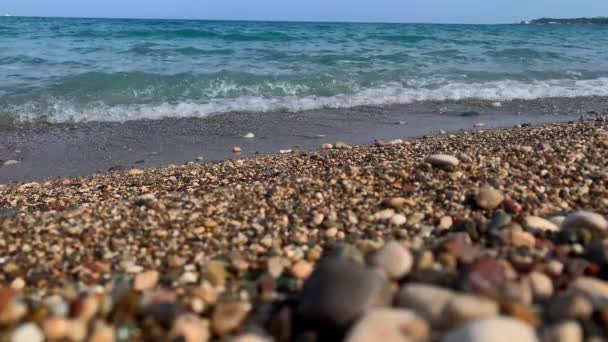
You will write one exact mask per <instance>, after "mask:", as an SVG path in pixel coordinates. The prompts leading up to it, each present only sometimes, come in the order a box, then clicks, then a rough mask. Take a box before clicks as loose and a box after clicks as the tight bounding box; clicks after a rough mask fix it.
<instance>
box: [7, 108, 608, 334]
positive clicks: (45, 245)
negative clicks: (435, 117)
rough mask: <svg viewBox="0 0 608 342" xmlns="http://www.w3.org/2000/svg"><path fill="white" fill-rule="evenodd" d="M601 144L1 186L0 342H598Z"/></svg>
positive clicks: (493, 137) (302, 161) (584, 131)
mask: <svg viewBox="0 0 608 342" xmlns="http://www.w3.org/2000/svg"><path fill="white" fill-rule="evenodd" d="M607 130H608V123H607V121H606V120H605V119H597V120H591V121H580V122H573V123H564V124H553V125H546V126H539V127H526V128H515V129H510V130H496V131H492V130H490V131H485V132H479V131H477V132H471V133H469V134H452V135H450V136H447V135H445V136H437V137H425V138H423V139H417V140H411V141H401V140H399V139H395V140H393V141H385V142H378V143H377V144H376V146H349V145H346V144H344V143H337V144H336V146H333V145H324V146H323V149H321V150H319V151H302V152H300V151H298V152H297V153H287V154H277V155H267V156H257V157H255V158H244V159H240V160H227V161H224V162H219V163H191V164H188V165H170V166H168V167H165V168H158V169H145V170H139V169H133V170H128V169H126V170H125V169H124V168H123V169H122V171H121V170H116V171H114V172H111V173H107V174H100V175H95V176H91V177H80V178H60V179H51V180H45V181H39V182H32V183H27V184H5V185H1V186H0V226H1V227H2V229H0V247H1V248H0V249H1V250H2V253H0V267H1V268H2V272H0V336H1V338H4V339H7V340H16V341H19V340H22V341H26V340H27V341H37V340H43V339H48V340H51V339H55V340H66V341H67V340H71V341H85V340H87V341H89V340H90V341H95V342H105V341H108V342H109V341H114V340H118V341H128V340H134V341H175V340H183V341H207V340H238V341H272V340H275V341H291V340H299V341H319V340H332V341H334V340H336V341H338V340H344V339H348V340H352V341H368V340H370V341H372V340H378V339H379V338H381V339H386V340H406V341H407V340H411V341H442V340H443V341H488V340H491V341H501V340H505V341H509V342H511V341H536V340H537V339H542V340H543V341H548V340H551V341H553V340H555V341H577V342H578V341H580V340H581V339H583V338H587V339H588V340H593V339H595V340H603V339H606V338H607V337H608V336H606V335H605V332H606V331H607V330H606V327H607V326H608V323H607V322H608V310H607V309H606V306H607V305H608V282H606V280H607V279H608V243H607V241H606V238H607V237H608V234H607V233H608V223H607V221H606V217H607V215H608V200H607V198H608V190H607V189H608V176H607V173H606V170H607V169H608V164H607V162H606V158H605V156H606V154H605V145H604V144H603V143H602V142H604V141H606V139H607V138H606V136H607V135H606V133H605V132H606V131H607ZM438 151H441V152H442V153H443V155H437V154H436V153H437V152H438ZM421 161H424V162H421ZM445 171H450V172H445ZM498 315H502V316H498ZM382 336H385V338H382Z"/></svg>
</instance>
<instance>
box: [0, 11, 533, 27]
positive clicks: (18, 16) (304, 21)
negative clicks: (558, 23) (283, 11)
mask: <svg viewBox="0 0 608 342" xmlns="http://www.w3.org/2000/svg"><path fill="white" fill-rule="evenodd" d="M0 18H39V19H44V18H51V19H106V20H183V21H226V22H262V23H263V22H271V23H301V24H306V23H310V24H419V25H516V24H519V23H521V21H517V22H496V23H463V22H422V21H420V22H415V21H411V22H406V21H357V20H277V19H210V18H132V17H94V16H78V17H72V16H52V15H51V16H40V15H13V14H10V13H7V14H4V15H0Z"/></svg>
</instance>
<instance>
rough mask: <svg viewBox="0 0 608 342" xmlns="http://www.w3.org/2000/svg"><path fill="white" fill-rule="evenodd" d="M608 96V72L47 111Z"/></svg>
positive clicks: (186, 113) (29, 110)
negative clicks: (592, 75)
mask: <svg viewBox="0 0 608 342" xmlns="http://www.w3.org/2000/svg"><path fill="white" fill-rule="evenodd" d="M579 96H608V78H597V79H593V80H572V79H568V80H567V79H563V80H546V81H535V82H531V83H524V82H521V81H510V80H505V81H494V82H485V83H471V84H466V83H451V84H446V85H443V86H440V87H436V88H424V87H423V88H407V87H403V86H402V85H400V84H393V83H388V84H385V85H383V86H380V87H376V88H369V89H363V90H361V91H358V92H356V93H354V94H342V95H335V96H328V97H322V96H304V97H298V96H285V97H276V98H269V97H258V96H242V97H238V98H231V99H216V100H213V101H208V102H206V103H197V102H196V101H189V102H181V103H177V104H171V103H163V104H158V105H149V104H146V105H129V106H108V105H105V104H102V103H95V104H89V105H85V106H84V107H81V106H76V105H73V104H70V103H69V102H66V101H59V100H57V102H56V103H55V104H54V105H53V106H52V108H51V109H50V111H49V112H48V113H47V115H46V119H47V120H49V121H51V122H68V121H118V122H122V121H128V120H141V119H161V118H166V117H205V116H208V115H210V114H218V113H230V112H274V111H287V112H299V111H307V110H315V109H322V108H352V107H357V106H386V105H391V104H407V103H412V102H416V101H446V100H453V101H458V100H467V99H481V100H488V101H508V100H514V99H523V100H531V99H538V98H547V97H568V98H572V97H579ZM37 109H39V108H37V106H36V105H35V104H30V105H29V106H20V107H19V108H13V109H12V110H11V112H12V113H16V114H17V115H18V116H19V118H20V120H21V121H31V120H35V119H38V118H39V117H40V113H39V112H38V111H37Z"/></svg>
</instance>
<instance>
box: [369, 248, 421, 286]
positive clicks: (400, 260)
mask: <svg viewBox="0 0 608 342" xmlns="http://www.w3.org/2000/svg"><path fill="white" fill-rule="evenodd" d="M413 264H414V257H413V256H412V253H411V252H410V251H409V250H407V249H406V248H404V247H403V246H401V244H399V243H398V242H396V241H391V242H388V243H387V244H385V245H384V246H382V248H380V249H379V250H378V251H376V252H375V253H374V254H373V255H372V257H371V258H370V265H372V266H375V267H378V268H379V269H381V270H382V271H384V272H385V273H386V275H387V276H388V277H389V278H391V279H400V278H402V277H404V276H405V275H407V274H408V273H409V272H410V270H411V269H412V265H413Z"/></svg>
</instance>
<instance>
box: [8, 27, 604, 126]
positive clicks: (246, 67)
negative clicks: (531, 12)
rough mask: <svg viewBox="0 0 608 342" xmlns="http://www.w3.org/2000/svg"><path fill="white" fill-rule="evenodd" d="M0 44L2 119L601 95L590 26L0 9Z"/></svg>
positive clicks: (597, 32)
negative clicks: (18, 13) (106, 15)
mask: <svg viewBox="0 0 608 342" xmlns="http://www.w3.org/2000/svg"><path fill="white" fill-rule="evenodd" d="M0 47H2V48H0V122H3V123H5V124H6V123H9V124H13V123H16V122H31V121H45V122H55V123H59V122H82V121H108V122H124V121H127V120H141V119H161V118H177V117H206V116H208V115H209V114H214V113H236V112H255V113H265V112H273V113H276V112H301V111H310V110H318V109H327V108H353V107H357V106H368V105H369V106H375V107H379V108H382V107H386V106H390V105H395V104H408V103H416V102H420V101H423V102H426V101H453V100H470V99H484V100H489V101H508V100H512V99H542V98H549V97H558V98H559V97H577V96H608V58H606V56H608V28H607V27H599V26H560V25H549V26H528V25H495V26H488V25H422V24H332V23H279V22H219V21H178V20H108V19H51V18H16V17H0ZM229 115H230V114H229Z"/></svg>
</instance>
